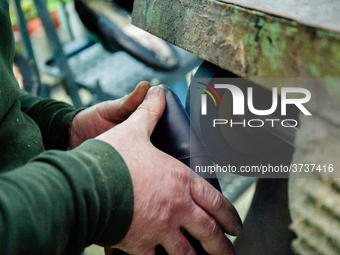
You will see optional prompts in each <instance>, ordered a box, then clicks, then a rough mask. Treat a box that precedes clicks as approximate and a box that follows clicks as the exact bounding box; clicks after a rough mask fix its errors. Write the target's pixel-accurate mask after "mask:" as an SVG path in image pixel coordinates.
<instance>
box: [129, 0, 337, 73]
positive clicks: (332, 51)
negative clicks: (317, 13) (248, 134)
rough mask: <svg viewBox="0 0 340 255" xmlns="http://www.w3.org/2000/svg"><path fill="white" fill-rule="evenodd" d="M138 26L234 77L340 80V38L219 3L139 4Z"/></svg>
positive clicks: (145, 0)
mask: <svg viewBox="0 0 340 255" xmlns="http://www.w3.org/2000/svg"><path fill="white" fill-rule="evenodd" d="M133 23H134V24H135V25H137V26H139V27H141V28H142V29H144V30H147V31H149V32H150V33H152V34H154V35H156V36H158V37H161V38H163V39H165V40H167V41H169V42H171V43H173V44H175V45H177V46H179V47H181V48H183V49H186V50H188V51H190V52H192V53H194V54H195V55H197V56H199V57H202V58H203V59H205V60H208V61H209V62H212V63H214V64H216V65H218V66H220V67H222V68H224V69H227V70H229V71H232V72H234V73H235V74H237V75H239V76H242V77H247V78H255V77H340V35H339V34H338V33H336V32H332V31H326V30H323V29H320V28H314V27H309V26H306V25H302V24H299V23H297V22H296V21H292V20H288V19H283V18H279V17H276V16H272V15H268V14H265V13H262V12H259V11H255V10H250V9H246V8H243V7H238V6H235V5H232V4H227V3H223V2H219V1H215V0H172V1H161V0H136V1H135V6H134V13H133Z"/></svg>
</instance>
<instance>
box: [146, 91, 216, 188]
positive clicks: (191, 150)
mask: <svg viewBox="0 0 340 255" xmlns="http://www.w3.org/2000/svg"><path fill="white" fill-rule="evenodd" d="M159 86H160V87H161V88H162V89H163V90H164V92H165V96H166V108H165V111H164V113H163V116H162V118H161V119H160V120H159V122H158V124H157V126H156V128H155V130H154V132H153V133H152V136H151V142H152V143H153V145H154V146H155V147H157V148H158V149H160V150H161V151H163V152H165V153H167V154H169V155H171V156H173V157H174V158H176V159H178V160H180V161H181V162H183V163H184V164H185V165H187V166H188V167H190V168H191V169H193V170H195V166H211V165H212V161H211V158H210V154H209V152H208V150H207V148H206V146H205V145H204V143H203V140H202V138H201V137H200V135H199V134H198V132H197V130H196V128H195V126H194V124H193V123H192V121H191V120H190V117H189V115H188V114H187V112H186V111H185V109H184V107H183V106H182V104H181V102H180V100H179V99H178V97H177V95H176V94H175V93H173V92H172V91H171V89H170V88H169V87H167V86H165V85H159ZM206 180H207V181H208V182H209V183H210V184H212V185H213V186H214V187H215V188H216V189H217V190H219V191H221V188H220V185H219V182H218V180H217V178H216V175H211V178H209V179H206Z"/></svg>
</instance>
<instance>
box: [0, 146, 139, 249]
mask: <svg viewBox="0 0 340 255" xmlns="http://www.w3.org/2000/svg"><path fill="white" fill-rule="evenodd" d="M132 216H133V188H132V181H131V177H130V174H129V171H128V169H127V167H126V165H125V163H124V161H123V159H122V158H121V157H120V155H119V154H118V152H117V151H116V150H115V149H114V148H113V147H112V146H110V145H109V144H107V143H105V142H102V141H98V140H88V141H87V142H85V143H83V144H82V145H81V146H79V147H78V148H77V149H74V150H71V151H66V152H63V151H56V150H51V151H47V152H44V153H41V154H40V155H38V156H37V157H35V158H33V159H32V160H31V161H30V162H28V163H27V164H26V165H24V166H23V167H20V168H17V169H15V170H12V171H9V172H6V173H2V174H1V175H0V240H1V241H0V254H10V255H16V254H21V255H22V254H36V255H39V254H50V255H53V254H72V255H76V254H80V252H81V251H82V249H83V248H84V247H85V246H87V245H90V244H92V243H96V244H99V245H103V246H104V245H105V246H106V245H114V244H115V243H117V242H119V241H120V240H122V239H123V238H124V236H125V235H126V233H127V231H128V229H129V227H130V224H131V220H132Z"/></svg>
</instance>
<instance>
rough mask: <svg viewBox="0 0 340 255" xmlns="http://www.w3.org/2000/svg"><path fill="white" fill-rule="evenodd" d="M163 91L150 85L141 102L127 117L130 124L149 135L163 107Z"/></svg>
mask: <svg viewBox="0 0 340 255" xmlns="http://www.w3.org/2000/svg"><path fill="white" fill-rule="evenodd" d="M165 104H166V103H165V93H164V91H163V89H161V88H160V87H151V88H150V89H149V91H148V93H147V95H146V97H145V100H144V101H143V103H142V104H141V105H140V106H139V107H138V108H137V110H136V111H135V112H134V113H133V114H132V115H131V116H130V117H129V119H128V121H129V122H130V123H131V125H133V126H135V127H138V130H139V131H140V132H143V131H145V132H146V133H145V135H147V136H148V137H150V136H151V134H152V132H153V130H154V128H155V126H156V124H157V122H158V121H159V119H160V118H161V116H162V114H163V112H164V109H165Z"/></svg>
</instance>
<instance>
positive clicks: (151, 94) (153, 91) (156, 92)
mask: <svg viewBox="0 0 340 255" xmlns="http://www.w3.org/2000/svg"><path fill="white" fill-rule="evenodd" d="M158 96H159V88H158V87H151V88H150V89H149V90H148V94H147V95H146V99H147V100H149V99H154V98H157V97H158Z"/></svg>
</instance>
